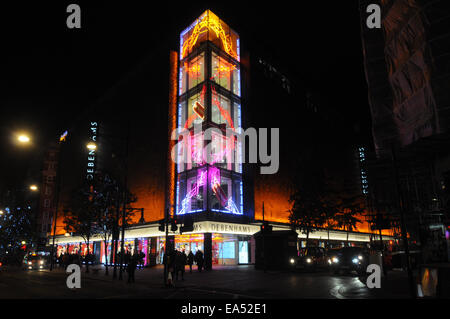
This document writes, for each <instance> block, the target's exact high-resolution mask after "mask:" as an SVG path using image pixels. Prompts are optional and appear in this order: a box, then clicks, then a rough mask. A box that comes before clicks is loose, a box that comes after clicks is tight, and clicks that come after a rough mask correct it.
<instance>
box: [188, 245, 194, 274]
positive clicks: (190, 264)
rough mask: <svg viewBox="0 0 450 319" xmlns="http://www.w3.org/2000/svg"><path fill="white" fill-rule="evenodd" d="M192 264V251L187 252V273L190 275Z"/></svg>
mask: <svg viewBox="0 0 450 319" xmlns="http://www.w3.org/2000/svg"><path fill="white" fill-rule="evenodd" d="M193 263H194V253H193V252H192V250H190V251H189V254H188V256H187V264H188V265H189V272H190V273H192V264H193Z"/></svg>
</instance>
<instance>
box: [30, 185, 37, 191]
mask: <svg viewBox="0 0 450 319" xmlns="http://www.w3.org/2000/svg"><path fill="white" fill-rule="evenodd" d="M30 189H31V190H32V191H33V192H35V191H37V190H38V187H37V186H36V185H30Z"/></svg>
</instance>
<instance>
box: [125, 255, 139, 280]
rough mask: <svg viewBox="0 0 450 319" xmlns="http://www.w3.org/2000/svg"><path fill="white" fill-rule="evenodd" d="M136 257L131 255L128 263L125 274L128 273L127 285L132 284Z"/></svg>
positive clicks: (136, 261)
mask: <svg viewBox="0 0 450 319" xmlns="http://www.w3.org/2000/svg"><path fill="white" fill-rule="evenodd" d="M137 263H138V260H137V256H136V255H133V256H132V257H131V258H130V260H129V261H128V266H127V272H128V283H130V282H134V273H135V272H136V267H137Z"/></svg>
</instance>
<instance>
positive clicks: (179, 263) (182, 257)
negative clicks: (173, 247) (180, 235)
mask: <svg viewBox="0 0 450 319" xmlns="http://www.w3.org/2000/svg"><path fill="white" fill-rule="evenodd" d="M186 259H187V257H186V254H185V253H184V251H177V252H176V256H175V268H176V275H175V278H176V279H175V280H178V273H180V272H181V280H184V268H185V266H186Z"/></svg>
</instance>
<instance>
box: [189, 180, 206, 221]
mask: <svg viewBox="0 0 450 319" xmlns="http://www.w3.org/2000/svg"><path fill="white" fill-rule="evenodd" d="M202 176H206V175H201V174H200V175H198V176H194V177H191V178H189V179H188V194H189V197H190V207H189V210H188V212H190V213H192V212H196V211H202V210H204V194H203V191H204V185H205V181H204V180H203V181H202V180H201V179H202V178H203V179H206V177H202Z"/></svg>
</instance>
